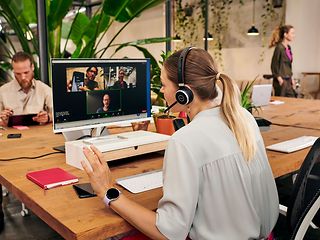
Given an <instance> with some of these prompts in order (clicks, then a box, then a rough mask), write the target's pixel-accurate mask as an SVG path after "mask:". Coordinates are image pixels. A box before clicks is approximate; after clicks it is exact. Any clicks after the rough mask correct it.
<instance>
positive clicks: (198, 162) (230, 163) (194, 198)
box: [156, 107, 279, 240]
mask: <svg viewBox="0 0 320 240" xmlns="http://www.w3.org/2000/svg"><path fill="white" fill-rule="evenodd" d="M244 111H246V110H244ZM246 112H247V111H246ZM246 115H247V116H248V121H250V122H251V123H252V126H253V127H254V128H255V135H256V139H257V146H258V150H257V152H256V155H255V157H254V159H253V160H251V161H250V162H247V161H246V160H245V159H244V158H243V155H242V152H241V150H240V148H239V145H238V142H237V140H236V138H235V137H234V135H233V133H232V132H231V130H230V129H229V127H228V126H227V124H226V123H225V121H224V119H223V117H222V116H221V113H220V108H219V107H217V108H213V109H209V110H205V111H202V112H200V113H198V114H197V116H196V117H195V118H194V119H193V120H192V122H191V123H190V124H188V125H187V126H185V127H183V128H181V129H180V130H179V131H177V132H176V133H175V134H173V135H172V137H171V138H170V140H169V143H168V147H167V149H166V153H165V158H164V167H163V179H164V186H163V197H162V199H161V200H160V202H159V206H158V209H157V219H156V225H157V227H158V229H159V231H160V232H161V233H162V234H163V235H165V236H166V237H167V238H168V239H174V240H178V239H186V237H187V236H188V235H189V237H190V238H191V239H193V240H195V239H208V240H215V239H219V240H224V239H228V240H233V239H235V240H239V239H259V238H262V237H267V236H268V234H269V233H270V232H271V230H272V228H273V226H274V225H275V223H276V221H277V218H278V212H279V210H278V194H277V190H276V186H275V182H274V178H273V175H272V171H271V168H270V165H269V162H268V158H267V155H266V152H265V147H264V143H263V139H262V137H261V134H260V131H259V128H258V126H257V124H256V122H255V120H254V118H253V117H252V115H251V114H250V113H248V112H247V114H246Z"/></svg>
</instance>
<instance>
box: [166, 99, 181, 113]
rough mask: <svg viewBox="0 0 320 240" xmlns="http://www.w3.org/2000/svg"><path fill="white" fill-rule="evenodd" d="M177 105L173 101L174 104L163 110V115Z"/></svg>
mask: <svg viewBox="0 0 320 240" xmlns="http://www.w3.org/2000/svg"><path fill="white" fill-rule="evenodd" d="M177 103H178V101H175V102H174V103H172V104H171V105H170V106H169V107H167V108H166V109H165V110H164V113H166V112H168V111H169V110H170V109H171V108H172V107H173V106H174V105H176V104H177Z"/></svg>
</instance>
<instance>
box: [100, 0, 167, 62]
mask: <svg viewBox="0 0 320 240" xmlns="http://www.w3.org/2000/svg"><path fill="white" fill-rule="evenodd" d="M121 27H122V23H117V22H115V23H113V24H112V26H111V28H110V29H109V31H108V34H107V35H106V36H105V37H104V39H103V40H102V43H101V44H100V45H99V47H101V48H102V47H104V46H106V45H107V43H108V42H109V40H110V38H112V37H113V36H114V35H115V34H116V33H117V32H118V30H119V29H120V28H121ZM155 37H165V11H164V4H163V5H158V6H156V7H154V8H152V9H149V10H147V11H145V12H143V13H142V15H141V16H140V17H138V18H136V19H134V20H133V21H132V22H131V23H129V25H128V26H126V28H125V29H124V30H123V31H122V32H121V34H120V35H119V36H118V37H117V38H116V40H115V42H114V43H125V42H130V41H135V40H139V39H146V38H155ZM142 47H144V48H147V49H148V50H149V51H150V53H151V54H152V55H153V56H154V57H158V58H159V57H160V54H161V51H162V50H165V43H159V44H151V45H143V46H142ZM113 52H114V48H110V49H109V50H108V51H107V52H106V53H105V55H104V57H106V58H108V57H109V56H111V54H113ZM125 56H127V57H132V58H133V57H136V58H139V57H140V58H142V57H143V54H142V53H141V52H140V51H138V50H137V49H136V48H134V47H126V48H123V49H121V50H120V51H119V52H118V53H117V54H116V55H115V56H114V57H113V58H122V57H125Z"/></svg>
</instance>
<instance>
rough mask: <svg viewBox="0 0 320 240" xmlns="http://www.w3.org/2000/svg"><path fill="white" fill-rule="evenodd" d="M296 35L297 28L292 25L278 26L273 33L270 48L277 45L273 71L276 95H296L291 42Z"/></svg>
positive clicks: (272, 65) (274, 53) (273, 58)
mask: <svg viewBox="0 0 320 240" xmlns="http://www.w3.org/2000/svg"><path fill="white" fill-rule="evenodd" d="M294 37H295V30H294V28H293V26H291V25H284V26H281V27H277V28H276V29H275V30H274V31H273V34H272V38H271V42H270V46H269V47H270V48H272V47H274V46H275V49H274V52H273V56H272V62H271V71H272V75H273V87H274V91H275V95H276V96H284V97H296V93H295V91H294V86H295V81H294V79H293V78H292V60H293V57H292V51H291V47H290V45H289V43H290V42H291V41H293V39H294Z"/></svg>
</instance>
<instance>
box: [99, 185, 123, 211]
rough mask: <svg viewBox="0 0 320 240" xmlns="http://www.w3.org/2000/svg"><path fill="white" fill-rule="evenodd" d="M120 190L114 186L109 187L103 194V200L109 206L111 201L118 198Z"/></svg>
mask: <svg viewBox="0 0 320 240" xmlns="http://www.w3.org/2000/svg"><path fill="white" fill-rule="evenodd" d="M120 194H121V192H120V191H119V190H118V189H116V188H109V189H108V190H107V191H106V194H105V195H104V198H103V202H104V203H105V204H106V205H107V206H108V207H109V206H110V203H111V202H112V201H115V200H117V199H118V198H119V196H120Z"/></svg>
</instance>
